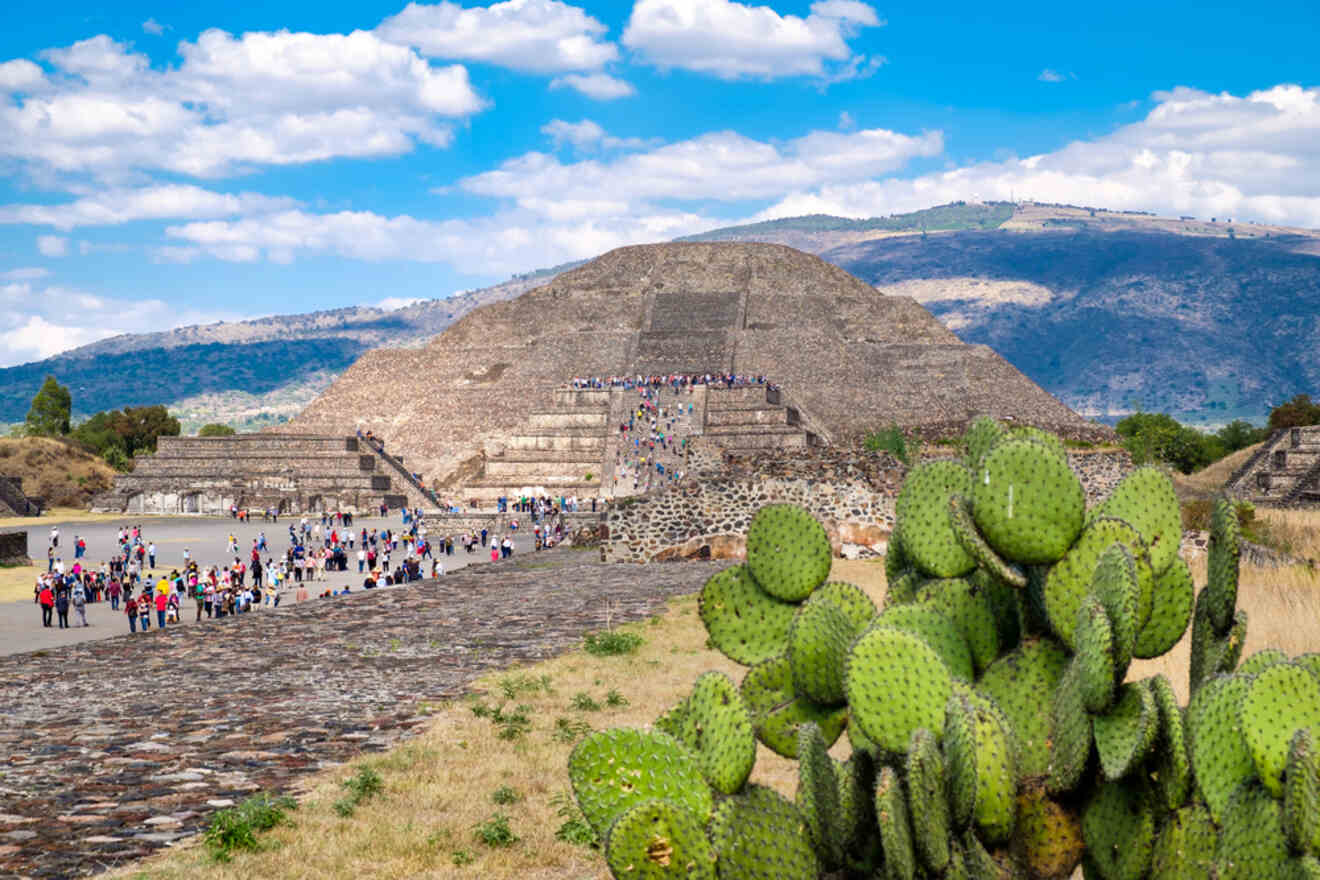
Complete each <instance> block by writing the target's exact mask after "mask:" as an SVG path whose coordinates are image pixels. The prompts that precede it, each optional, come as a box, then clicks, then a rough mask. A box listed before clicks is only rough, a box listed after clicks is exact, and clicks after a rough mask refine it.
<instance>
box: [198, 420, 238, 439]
mask: <svg viewBox="0 0 1320 880" xmlns="http://www.w3.org/2000/svg"><path fill="white" fill-rule="evenodd" d="M234 433H235V432H234V429H233V428H231V427H229V426H228V425H222V424H220V423H219V422H211V423H210V424H209V425H202V427H201V429H200V430H198V432H197V436H198V437H232V436H234Z"/></svg>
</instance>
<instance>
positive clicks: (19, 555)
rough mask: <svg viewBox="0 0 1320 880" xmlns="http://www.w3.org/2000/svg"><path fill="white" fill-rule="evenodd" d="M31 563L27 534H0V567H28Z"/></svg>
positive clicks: (20, 532) (21, 532) (18, 532)
mask: <svg viewBox="0 0 1320 880" xmlns="http://www.w3.org/2000/svg"><path fill="white" fill-rule="evenodd" d="M31 561H32V560H30V559H28V536H27V532H25V531H14V532H0V565H28V564H30V563H31Z"/></svg>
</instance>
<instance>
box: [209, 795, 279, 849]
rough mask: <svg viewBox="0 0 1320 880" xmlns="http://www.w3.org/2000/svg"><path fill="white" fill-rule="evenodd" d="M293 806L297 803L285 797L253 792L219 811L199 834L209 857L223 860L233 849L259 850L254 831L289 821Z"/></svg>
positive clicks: (259, 846) (258, 831) (258, 841)
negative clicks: (201, 835)
mask: <svg viewBox="0 0 1320 880" xmlns="http://www.w3.org/2000/svg"><path fill="white" fill-rule="evenodd" d="M297 807H298V802H297V801H295V800H294V799H293V798H291V797H288V796H282V797H272V796H270V795H268V794H254V795H252V796H251V797H249V798H245V799H244V800H242V801H240V802H239V803H238V804H235V805H234V806H232V807H226V808H225V809H223V810H220V811H219V812H218V813H216V814H215V815H214V816H213V817H212V818H211V824H210V825H209V826H207V829H206V833H205V834H204V835H203V840H204V841H205V843H206V848H207V850H208V851H209V852H210V854H211V858H212V859H214V860H215V861H217V862H227V861H229V859H230V858H231V857H232V855H233V853H234V852H235V851H236V850H243V851H248V852H255V851H256V850H259V849H261V841H260V840H258V839H257V834H259V833H260V832H262V831H269V830H270V829H271V828H274V827H275V826H276V825H283V824H285V823H287V822H289V818H288V813H289V811H290V810H294V809H297Z"/></svg>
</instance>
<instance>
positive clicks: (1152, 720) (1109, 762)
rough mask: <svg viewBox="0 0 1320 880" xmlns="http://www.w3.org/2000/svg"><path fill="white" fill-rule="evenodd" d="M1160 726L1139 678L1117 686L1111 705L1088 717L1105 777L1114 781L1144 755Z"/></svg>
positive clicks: (1157, 712)
mask: <svg viewBox="0 0 1320 880" xmlns="http://www.w3.org/2000/svg"><path fill="white" fill-rule="evenodd" d="M1158 729H1159V710H1158V709H1157V708H1156V706H1155V698H1154V697H1153V696H1152V695H1151V693H1150V690H1149V689H1148V688H1147V687H1146V686H1145V685H1144V684H1141V683H1140V682H1128V683H1127V684H1125V685H1123V686H1122V687H1121V688H1119V691H1118V699H1117V700H1116V701H1115V702H1114V706H1113V708H1111V709H1110V710H1109V711H1108V712H1106V713H1105V714H1103V715H1095V716H1093V717H1092V718H1091V732H1092V734H1093V735H1094V736H1095V749H1096V751H1097V752H1098V753H1099V755H1100V769H1101V771H1102V772H1103V773H1104V775H1105V779H1108V780H1110V781H1111V782H1116V781H1118V780H1119V779H1122V778H1123V777H1124V776H1126V775H1127V774H1128V771H1130V770H1131V769H1132V768H1133V767H1135V766H1136V765H1137V763H1138V762H1140V761H1141V759H1142V758H1144V757H1145V755H1146V750H1147V749H1149V748H1150V745H1151V743H1152V742H1153V741H1154V738H1155V735H1156V733H1157V731H1158Z"/></svg>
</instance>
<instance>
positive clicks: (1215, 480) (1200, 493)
mask: <svg viewBox="0 0 1320 880" xmlns="http://www.w3.org/2000/svg"><path fill="white" fill-rule="evenodd" d="M1260 447H1261V444H1260V443H1256V444H1253V445H1251V446H1247V447H1245V448H1243V449H1239V450H1238V451H1237V452H1231V453H1229V454H1228V455H1226V456H1224V457H1223V458H1221V459H1219V461H1217V462H1215V463H1214V464H1212V465H1210V466H1209V467H1207V468H1203V469H1201V470H1199V471H1197V472H1196V473H1194V474H1180V473H1178V472H1177V471H1171V472H1170V474H1169V476H1170V477H1171V478H1172V479H1173V487H1174V488H1175V489H1176V490H1177V491H1178V497H1179V498H1181V499H1183V500H1184V501H1185V500H1187V499H1189V498H1207V497H1209V496H1211V495H1214V494H1215V493H1216V492H1218V491H1219V490H1220V489H1222V488H1224V483H1226V482H1228V478H1229V477H1231V476H1233V471H1235V470H1237V469H1238V468H1239V467H1241V466H1242V465H1243V464H1244V463H1245V462H1246V460H1247V459H1248V458H1251V456H1253V455H1255V454H1256V450H1257V449H1260Z"/></svg>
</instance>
